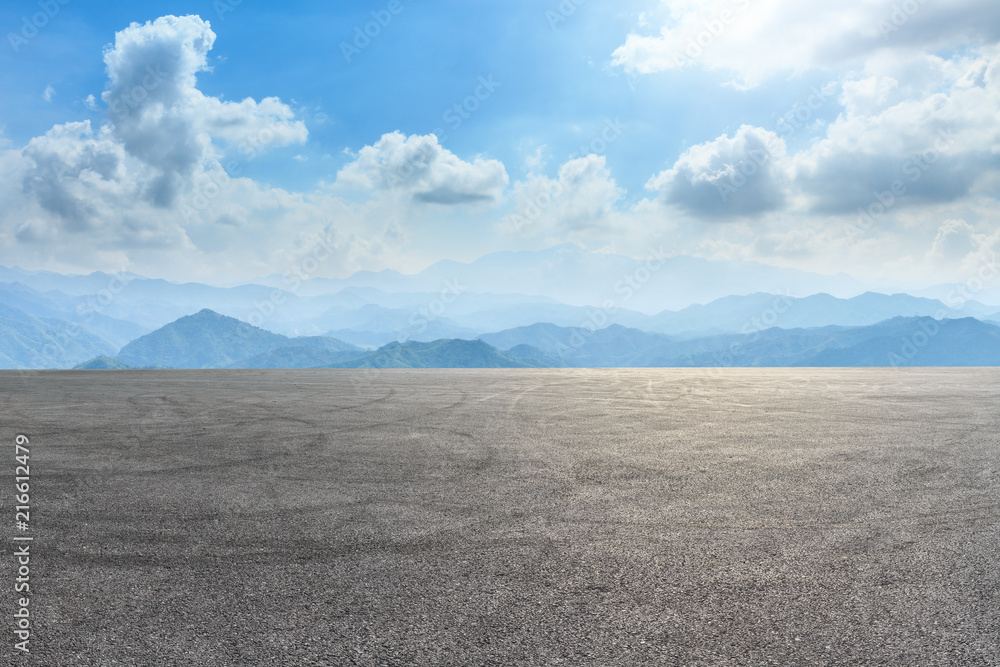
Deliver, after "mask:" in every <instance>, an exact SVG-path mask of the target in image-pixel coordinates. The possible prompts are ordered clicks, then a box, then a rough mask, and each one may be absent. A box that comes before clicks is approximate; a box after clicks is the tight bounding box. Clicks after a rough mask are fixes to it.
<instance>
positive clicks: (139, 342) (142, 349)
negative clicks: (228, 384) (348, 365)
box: [118, 309, 358, 368]
mask: <svg viewBox="0 0 1000 667" xmlns="http://www.w3.org/2000/svg"><path fill="white" fill-rule="evenodd" d="M283 347H298V348H305V349H311V350H314V351H317V352H347V351H351V350H358V348H356V347H354V346H353V345H350V344H348V343H344V342H343V341H338V340H336V339H333V338H328V337H324V336H311V337H306V338H288V337H287V336H282V335H280V334H276V333H272V332H270V331H266V330H264V329H260V328H258V327H255V326H251V325H249V324H247V323H246V322H241V321H240V320H237V319H235V318H232V317H226V316H225V315H219V314H218V313H216V312H214V311H211V310H208V309H204V310H201V311H199V312H197V313H195V314H194V315H188V316H186V317H182V318H180V319H179V320H176V321H174V322H171V323H170V324H167V325H165V326H162V327H160V328H159V329H157V330H156V331H153V332H152V333H148V334H146V335H145V336H142V337H140V338H137V339H135V340H134V341H132V342H131V343H129V344H128V345H126V346H125V347H123V348H122V349H121V351H120V352H119V353H118V359H119V360H120V361H122V362H124V363H126V364H128V365H130V366H139V367H142V366H161V367H166V368H225V367H227V366H232V365H234V364H237V363H239V362H242V361H244V360H249V359H251V358H256V357H258V356H259V355H264V354H266V353H269V352H271V351H272V350H276V349H278V348H283ZM328 360H329V358H328V357H324V361H328Z"/></svg>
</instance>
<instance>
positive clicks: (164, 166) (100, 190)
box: [0, 0, 1000, 283]
mask: <svg viewBox="0 0 1000 667" xmlns="http://www.w3.org/2000/svg"><path fill="white" fill-rule="evenodd" d="M635 4H636V6H635V11H633V12H631V13H629V15H628V20H629V21H631V25H630V26H626V28H625V29H624V30H622V31H621V32H620V33H619V34H610V35H609V34H606V32H607V31H604V32H602V31H601V29H600V23H601V22H600V21H597V20H596V18H597V17H595V20H594V21H588V20H586V19H587V17H586V16H585V15H584V14H585V12H586V11H587V8H588V6H589V5H581V6H579V7H577V9H576V10H575V11H576V12H577V13H578V14H579V15H577V14H576V13H574V14H572V15H565V13H564V14H563V15H561V16H562V18H563V21H556V22H553V21H552V20H551V17H548V18H546V15H545V14H544V13H540V14H537V16H536V15H535V14H531V16H535V17H536V18H537V20H538V22H539V25H538V26H537V29H538V31H539V34H540V35H543V36H545V37H546V38H547V39H551V40H553V42H555V43H558V40H560V39H565V38H566V37H567V36H569V35H573V36H574V37H577V36H578V37H579V40H578V41H580V44H577V45H575V46H574V47H573V48H575V49H583V48H584V47H588V48H593V49H594V50H593V52H588V53H589V55H587V56H586V58H587V60H588V61H589V62H586V63H584V64H579V65H578V64H573V65H564V64H560V62H554V63H553V64H552V65H551V67H552V71H551V74H552V75H553V76H558V75H561V74H562V75H565V76H569V74H570V72H575V71H578V70H579V71H580V72H582V73H581V74H579V76H581V77H586V79H585V80H586V82H587V84H588V85H595V86H596V85H598V84H599V83H600V81H602V80H606V81H607V84H606V86H605V88H606V89H607V90H610V89H615V90H626V89H627V90H631V91H633V92H632V93H630V94H634V95H635V99H628V97H627V96H625V95H624V94H617V95H616V96H615V97H612V98H609V97H608V96H607V95H606V94H601V95H600V96H599V98H598V97H594V99H595V100H597V99H599V100H600V104H599V106H600V111H599V112H595V113H594V114H593V115H592V116H590V117H587V116H586V115H583V116H581V111H580V109H584V108H586V106H585V103H586V101H587V100H586V96H587V95H590V96H591V97H593V96H595V95H598V93H597V92H593V91H591V92H580V93H579V95H580V96H581V99H578V100H574V102H576V104H575V105H574V106H573V108H572V109H566V110H564V111H563V112H561V113H563V114H564V116H560V114H559V113H555V112H549V111H546V112H545V115H544V117H541V116H539V118H540V120H537V121H535V122H532V123H529V122H526V121H525V122H522V120H521V118H522V116H525V115H530V114H531V113H540V112H534V111H533V108H534V106H541V104H540V103H539V99H540V98H538V95H540V94H541V93H538V92H532V91H530V90H527V89H525V88H523V87H522V88H519V87H518V86H519V83H518V79H517V77H516V71H518V70H517V69H516V68H513V67H511V68H508V71H506V72H505V73H504V74H503V76H502V77H501V76H498V77H497V80H496V81H494V79H493V78H489V77H487V74H488V72H484V75H483V76H481V77H478V78H475V79H472V80H471V81H470V82H469V84H468V85H467V86H466V90H467V93H468V94H467V95H464V96H463V95H461V94H459V95H458V96H454V95H452V96H446V97H444V99H445V102H444V103H443V104H440V105H439V106H438V108H440V109H441V110H442V113H440V114H439V115H440V118H439V119H438V122H433V120H434V119H433V118H432V119H431V121H432V122H430V123H425V122H424V121H421V122H413V123H411V122H408V121H406V120H405V112H406V109H407V106H408V104H409V105H410V106H413V107H414V108H416V107H417V106H419V104H420V103H422V102H423V98H417V97H412V98H411V99H410V100H409V101H408V100H407V98H406V94H407V93H405V92H402V91H399V92H397V90H396V89H392V90H389V91H386V92H384V94H386V95H388V94H390V93H391V94H392V98H391V99H396V98H397V97H398V105H399V106H398V108H394V109H389V110H386V109H385V108H384V106H380V107H378V109H377V110H378V111H379V113H389V112H390V111H391V112H392V113H394V114H396V115H397V116H399V117H401V118H403V120H401V121H399V124H398V125H395V126H385V127H382V128H381V129H375V131H374V132H372V131H371V130H367V131H364V132H362V131H352V130H351V127H350V124H349V123H348V122H347V121H346V120H345V117H346V112H344V113H337V112H336V111H335V110H334V109H330V110H329V111H330V112H329V113H328V112H326V111H324V112H322V113H320V111H319V110H318V109H317V108H315V106H310V105H309V104H304V103H301V102H298V101H297V94H296V96H295V97H293V96H288V97H287V98H286V99H281V96H279V95H277V94H271V93H270V92H268V91H267V90H263V93H262V94H261V95H260V96H259V97H257V98H256V99H255V98H254V97H251V96H245V95H242V94H240V91H238V90H235V91H234V92H235V93H237V94H236V95H234V100H229V99H227V97H228V96H226V95H224V94H222V93H220V92H218V88H217V87H216V86H209V88H210V89H212V90H214V91H215V92H213V93H209V92H207V89H206V86H205V85H203V81H205V80H206V79H205V77H212V75H213V73H214V71H215V70H216V69H217V68H224V67H229V66H230V65H231V64H232V63H231V62H230V61H229V56H227V57H225V58H223V57H222V56H221V55H219V56H215V55H213V50H214V49H215V48H216V45H217V42H221V41H223V40H225V39H226V28H227V27H228V26H230V25H234V24H233V23H225V22H224V21H222V20H217V21H216V22H215V25H214V26H213V24H212V23H211V22H210V21H208V20H205V19H204V18H202V17H199V16H196V15H188V16H163V17H159V18H156V19H154V20H149V21H146V22H142V23H139V22H134V23H131V24H130V25H127V26H122V27H121V28H120V29H118V31H117V32H116V33H115V34H114V35H113V37H114V41H113V43H111V44H109V45H108V46H107V47H106V48H105V50H104V53H103V66H104V71H105V83H104V87H103V90H94V91H92V92H91V93H90V94H88V95H86V96H85V97H83V96H81V98H80V99H79V100H76V106H75V107H67V108H76V109H80V110H81V111H80V113H79V115H77V116H76V117H73V116H72V115H69V113H68V112H67V114H66V115H65V117H64V118H63V120H62V121H61V122H57V123H55V124H53V125H52V126H51V127H49V129H47V130H46V131H44V133H41V134H38V135H37V136H30V137H29V138H27V139H26V140H24V141H20V142H15V141H14V140H12V139H4V135H5V134H6V132H3V133H2V134H0V196H2V197H3V201H4V202H5V207H4V209H3V212H2V213H0V263H2V264H7V265H12V264H20V265H22V266H25V267H28V268H50V269H53V270H63V271H73V270H75V271H79V272H87V271H92V270H119V269H127V270H130V271H135V272H138V273H145V274H147V275H154V276H162V277H168V278H172V279H200V280H207V281H213V280H214V281H216V282H228V281H233V280H241V279H247V278H250V277H253V276H258V275H267V274H273V273H282V272H285V271H287V270H288V269H289V268H290V267H291V266H294V265H295V264H296V262H297V261H299V259H300V258H301V257H303V256H306V255H308V254H309V253H310V252H311V251H312V249H313V248H315V247H316V244H317V243H318V242H320V241H322V243H323V244H324V247H327V248H332V249H333V250H334V252H333V253H332V254H331V256H330V258H329V260H328V261H325V262H324V264H323V265H322V266H319V267H317V269H316V275H330V276H333V275H346V274H348V273H350V272H353V271H355V270H360V269H370V270H379V269H383V268H393V269H397V270H404V271H406V270H415V269H418V268H420V267H422V266H424V265H426V264H427V263H430V262H432V261H436V260H440V259H465V260H467V259H472V258H473V257H475V256H479V255H483V254H487V253H489V252H492V251H495V250H503V249H511V250H517V249H533V248H542V247H547V246H549V245H554V244H557V243H564V242H572V243H577V244H580V245H582V246H584V247H586V248H588V249H591V250H601V251H614V252H620V253H622V254H630V255H633V256H642V255H643V254H644V253H645V252H646V249H647V248H649V247H651V246H654V245H656V246H659V245H662V244H664V243H667V244H668V247H670V248H672V249H673V252H675V253H677V254H691V255H699V256H703V257H708V258H724V259H743V260H755V261H762V262H766V263H773V264H778V265H784V266H794V267H797V268H805V269H810V270H820V271H825V272H837V271H846V272H848V273H854V274H856V275H862V276H868V277H877V278H879V279H882V280H885V281H898V282H905V281H918V282H919V281H923V282H928V283H929V282H945V281H962V280H964V278H965V277H966V276H967V275H970V274H972V273H974V272H975V271H976V269H977V267H978V266H980V265H982V263H983V262H984V261H987V260H989V258H991V257H993V256H994V255H995V252H996V250H997V249H998V248H1000V225H998V224H997V220H998V219H1000V217H998V213H1000V206H998V196H1000V118H998V114H997V109H1000V11H998V10H997V9H996V8H995V5H994V4H993V3H990V2H986V1H985V0H963V1H961V2H955V3H949V4H947V5H944V4H941V3H938V4H934V3H930V2H921V1H919V0H908V2H904V3H898V4H897V5H890V6H885V5H884V4H883V3H872V2H865V1H863V0H852V1H849V2H845V3H841V4H840V5H836V6H833V5H828V4H822V3H815V2H808V3H801V2H796V3H793V2H791V0H772V1H770V2H751V1H749V0H731V1H728V2H727V1H720V2H707V3H706V2H693V0H692V1H687V0H683V1H682V0H663V1H661V2H642V3H635ZM559 6H561V5H559ZM404 7H405V11H408V12H410V13H411V14H413V13H415V12H416V11H417V10H416V8H415V7H413V8H410V7H409V6H408V5H407V6H404ZM241 11H249V10H241ZM511 11H512V12H513V11H528V10H526V9H524V8H519V9H517V10H511ZM550 11H560V10H558V8H557V9H556V10H551V9H550ZM595 11H597V10H595ZM406 16H407V15H406V14H405V12H404V13H401V14H399V18H398V19H394V20H396V21H397V22H402V21H403V20H404V17H406ZM221 18H224V17H220V19H221ZM362 18H363V17H362ZM376 18H377V17H376ZM372 20H374V19H372ZM441 20H445V19H443V18H442V19H441ZM574 21H575V22H576V26H575V27H574V25H573V22H574ZM563 23H565V25H563ZM358 25H359V26H360V28H361V30H362V32H363V31H364V30H365V29H366V26H367V23H366V22H361V23H359V24H358ZM390 28H393V24H391V23H386V25H384V26H381V27H379V28H378V33H379V34H376V37H370V38H369V41H370V42H372V46H371V47H370V50H371V52H372V53H374V52H375V49H376V48H384V49H390V48H392V46H391V43H390V42H391V39H392V36H391V35H390ZM404 28H405V26H402V25H399V26H397V32H401V31H402V30H404ZM572 30H577V31H578V32H577V33H571V31H572ZM383 31H384V32H385V35H381V34H380V33H381V32H383ZM560 31H563V32H560ZM350 34H351V33H346V35H345V39H347V38H348V37H347V36H349V35H350ZM790 36H795V37H794V38H792V37H790ZM804 36H808V38H805V37H804ZM584 37H586V39H584ZM597 45H600V46H597ZM20 48H21V49H23V50H26V48H27V47H24V46H23V45H20ZM466 48H475V47H474V46H472V47H466ZM491 48H492V51H491V54H492V55H491V56H490V57H491V58H493V59H495V58H502V57H504V55H505V52H504V51H503V50H502V48H501V47H500V46H497V45H493V46H492V47H491ZM552 48H562V47H552ZM599 48H603V50H598V49H599ZM9 55H10V54H8V56H9ZM338 55H339V54H338ZM94 56H95V58H96V57H100V54H94ZM325 57H331V56H330V55H329V54H326V56H325ZM364 57H369V52H366V51H364V50H361V49H358V52H357V53H352V55H351V58H352V59H357V60H362V59H363V58H364ZM484 57H485V56H484ZM509 57H510V58H512V59H513V58H514V56H513V55H510V56H509ZM370 58H371V59H374V58H375V56H374V55H372V56H370ZM299 65H300V66H302V62H299ZM363 65H364V63H362V65H359V66H358V67H361V66H363ZM286 66H289V64H282V63H275V64H274V67H275V68H284V67H286ZM338 67H342V68H346V69H345V71H348V72H350V71H352V70H350V69H349V68H350V67H351V65H350V63H346V62H345V63H340V64H339V65H338ZM524 67H525V68H527V67H529V65H528V64H525V65H524ZM535 67H536V69H537V68H538V67H540V66H539V65H536V66H535ZM541 67H544V65H541ZM560 67H563V68H566V72H565V73H563V72H561V71H560V69H559V68H560ZM574 68H575V69H574ZM579 68H582V69H579ZM288 71H289V76H290V77H292V78H293V79H294V76H295V74H294V72H295V69H294V68H291V67H290V66H289V70H288ZM303 76H308V74H306V75H303ZM428 76H430V75H428ZM438 76H440V77H447V76H448V75H447V74H446V73H442V74H440V75H438ZM490 76H492V75H490ZM524 76H525V77H528V76H529V74H528V71H527V69H525V74H524ZM53 78H55V77H53ZM345 80H346V79H345ZM441 81H447V79H433V78H428V79H427V80H426V81H415V82H410V83H408V85H411V86H414V87H423V88H424V89H433V88H434V87H435V85H438V84H440V83H441ZM366 85H368V84H366ZM282 86H286V84H282ZM345 86H346V87H345V88H343V89H342V90H338V89H336V88H332V89H331V93H330V94H331V95H333V96H335V97H337V98H338V99H340V98H341V97H342V96H343V97H345V98H346V97H347V96H351V95H354V96H358V95H364V94H365V92H364V89H361V88H359V89H357V90H353V89H351V88H350V85H348V84H345ZM623 86H624V88H623ZM247 88H248V89H254V90H258V89H263V88H264V86H262V85H259V84H257V83H256V82H255V83H254V85H250V80H247ZM60 89H61V86H60V85H59V84H58V83H50V82H48V81H45V82H42V85H41V88H40V90H39V92H38V95H37V97H38V104H39V105H43V104H45V105H50V106H51V105H53V104H55V103H56V101H58V100H59V99H60ZM288 89H291V90H292V91H294V90H295V87H294V81H293V82H292V83H290V84H287V87H286V90H288ZM595 90H600V89H599V88H595ZM286 94H287V93H286ZM380 94H383V93H380ZM409 94H411V95H414V94H415V93H412V91H411V92H410V93H409ZM504 96H506V97H504ZM355 99H356V98H350V99H348V100H346V101H344V102H343V103H344V104H347V103H348V102H350V103H357V102H356V101H353V100H355ZM373 99H374V98H373ZM775 100H778V102H775ZM789 101H790V102H789ZM373 103H374V102H373ZM491 105H492V107H491ZM501 105H505V106H501ZM595 105H597V102H595ZM432 108H433V107H432ZM490 109H493V110H495V111H490ZM702 111H705V112H704V113H702ZM413 113H414V116H416V115H417V112H416V111H414V112H413ZM713 119H716V120H714V121H713ZM2 120H3V119H0V121H2ZM421 125H423V127H424V129H423V130H420V129H417V128H418V127H419V126H421ZM331 127H336V128H340V131H341V132H342V133H343V135H346V136H348V137H351V138H352V139H351V140H350V141H349V142H347V143H346V145H345V144H344V143H343V142H341V143H337V142H334V141H331V140H330V139H329V136H328V135H329V133H330V132H331V130H330V128H331ZM651 137H658V138H661V139H663V138H669V142H668V143H665V142H664V141H660V142H658V143H657V142H653V141H650V138H651ZM470 146H471V148H472V150H471V151H470V150H469V148H470ZM575 146H579V147H580V148H573V147H575ZM629 156H638V159H634V158H633V159H630V158H629ZM656 164H659V165H660V166H659V167H658V168H657V167H655V165H656ZM307 167H308V169H310V170H311V171H308V172H302V170H303V169H306V168H307ZM643 169H645V171H643ZM296 170H299V171H296ZM300 172H301V173H308V175H307V176H303V177H301V178H300V179H298V181H295V179H293V178H291V177H289V176H286V174H290V173H300ZM276 181H277V182H280V183H281V184H280V185H276V184H275V182H276Z"/></svg>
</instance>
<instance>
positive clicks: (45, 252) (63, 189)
mask: <svg viewBox="0 0 1000 667" xmlns="http://www.w3.org/2000/svg"><path fill="white" fill-rule="evenodd" d="M214 40H215V35H214V33H213V32H212V31H211V29H210V27H209V25H208V23H207V22H205V21H202V20H201V19H200V18H198V17H196V16H185V17H173V16H167V17H163V18H160V19H157V20H156V21H152V22H149V23H146V24H143V25H139V24H132V25H131V26H130V27H128V28H127V29H125V30H123V31H121V32H119V33H118V34H117V36H116V40H115V44H114V45H113V46H111V47H108V49H106V51H105V54H104V60H105V63H106V65H107V72H108V88H107V90H106V91H105V93H104V94H103V95H102V99H103V101H104V103H105V104H106V105H107V107H108V108H107V112H108V116H107V121H106V122H105V123H104V124H103V125H101V126H100V127H94V126H92V124H91V123H90V122H89V121H82V122H68V123H63V124H60V125H56V126H54V127H52V128H51V129H50V130H49V131H48V132H46V133H45V134H44V135H42V136H39V137H35V138H34V139H32V140H30V141H29V142H28V143H27V144H26V145H25V146H24V147H23V148H21V149H13V148H8V147H7V146H2V145H0V199H2V200H3V201H4V209H3V211H0V262H2V263H5V264H12V263H14V261H15V260H16V262H17V263H19V264H22V265H24V266H29V267H31V266H45V267H48V268H52V269H55V270H67V271H81V270H82V271H92V270H94V269H95V268H102V269H107V270H118V269H123V268H131V269H133V270H139V271H142V272H149V273H152V274H153V275H160V276H164V277H175V278H185V279H192V280H194V279H198V278H199V277H200V278H202V279H212V278H214V277H217V276H219V275H227V274H228V275H230V276H240V275H244V276H245V275H265V274H269V273H273V272H275V271H279V272H280V271H282V270H283V267H286V266H289V264H290V263H291V262H294V261H295V258H296V257H297V256H298V255H299V254H302V253H304V252H308V249H309V247H310V245H309V244H310V243H311V241H309V239H311V238H313V237H315V236H316V235H317V234H319V233H322V234H323V236H324V238H328V239H335V242H336V244H337V245H338V251H337V253H336V254H335V255H334V256H333V257H332V258H331V260H330V261H329V262H328V263H327V264H325V266H324V267H323V270H324V271H325V272H326V273H330V272H333V273H338V274H339V273H341V272H343V271H345V270H351V269H360V268H373V266H372V265H371V264H369V263H368V262H370V261H372V258H373V257H378V256H381V255H385V254H386V253H389V252H391V249H390V248H389V246H390V245H391V244H392V243H394V242H395V241H394V240H395V239H397V238H400V236H401V235H400V234H399V233H398V232H396V231H392V230H394V229H395V228H394V226H393V224H391V223H384V224H371V222H370V220H369V219H367V218H366V217H365V215H364V211H359V210H358V209H355V208H352V207H350V206H347V205H345V204H344V203H343V202H341V201H339V200H337V199H336V198H334V197H332V196H330V195H329V194H328V193H325V192H322V191H319V192H313V193H291V192H287V191H285V190H282V189H280V188H269V187H266V186H263V185H261V184H258V183H256V182H254V181H253V180H251V179H249V178H241V177H238V176H237V175H236V174H232V175H230V174H227V173H226V171H225V170H224V169H223V168H222V166H221V163H220V159H221V157H222V156H223V155H224V154H225V153H226V152H227V151H231V152H233V153H234V156H233V161H232V162H230V163H227V164H235V166H236V168H235V171H239V170H240V169H242V168H243V166H244V163H245V161H246V160H249V159H251V158H253V157H254V156H255V155H257V154H258V153H259V152H261V151H263V150H266V149H267V148H269V147H272V146H280V145H285V144H291V143H300V142H303V141H305V139H306V136H307V133H306V129H305V126H304V124H303V123H302V122H301V121H299V120H296V119H295V117H294V113H293V112H292V110H291V108H290V107H289V106H288V105H286V104H284V103H282V102H281V101H280V100H278V99H277V98H273V97H270V98H265V99H263V100H262V101H260V102H259V103H258V102H255V101H254V100H251V99H245V100H243V101H241V102H225V101H222V100H219V99H217V98H213V97H207V96H205V95H204V94H203V93H202V92H201V91H200V90H198V89H197V88H196V73H197V72H199V71H201V70H204V69H205V63H206V53H207V52H208V50H209V49H210V48H211V46H212V44H213V42H214ZM85 104H87V105H88V107H90V108H96V107H97V101H96V100H95V99H94V98H93V96H90V97H88V98H87V99H86V100H85ZM5 143H6V142H5ZM361 230H363V232H364V234H363V235H359V233H358V232H359V231H361Z"/></svg>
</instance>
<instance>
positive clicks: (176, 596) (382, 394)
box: [0, 369, 1000, 667]
mask: <svg viewBox="0 0 1000 667" xmlns="http://www.w3.org/2000/svg"><path fill="white" fill-rule="evenodd" d="M0 397H2V401H3V404H2V408H3V409H2V412H0V426H2V428H0V434H2V438H3V440H4V441H5V442H6V443H7V445H6V446H5V448H4V449H3V450H2V451H5V452H7V454H5V455H4V456H5V457H6V459H7V460H6V462H5V463H4V466H5V467H4V470H5V474H4V478H5V480H6V481H2V482H0V484H2V485H3V487H6V488H0V497H2V498H3V499H4V502H3V507H4V508H6V509H5V511H7V512H8V513H9V514H10V515H11V516H10V517H9V520H10V522H11V524H12V522H13V519H14V517H13V514H14V508H13V503H12V500H11V499H12V497H13V494H14V490H13V488H12V487H13V484H14V480H13V476H14V465H15V463H14V438H15V435H16V434H18V433H22V434H25V435H27V436H28V437H29V438H30V441H31V444H30V450H31V526H32V528H31V534H33V535H34V537H35V541H34V542H33V543H32V547H31V548H32V560H31V582H32V598H31V605H30V606H31V613H32V623H33V626H32V631H33V636H32V639H31V650H32V655H31V657H18V656H16V655H15V652H14V650H13V648H12V645H13V641H14V640H13V639H12V635H11V630H10V628H12V627H13V623H12V621H11V614H12V613H13V612H12V610H13V609H14V608H15V602H14V600H15V596H14V593H13V580H14V577H15V576H16V575H15V568H16V562H15V559H14V557H13V556H12V555H11V550H12V549H13V547H10V546H9V545H12V544H13V542H12V541H11V540H10V539H8V541H7V543H8V548H7V549H6V550H5V551H6V553H7V554H8V555H7V556H5V557H3V558H2V559H0V574H2V575H3V576H4V577H5V578H6V582H7V583H3V582H0V590H2V594H0V602H2V605H3V606H2V608H3V610H4V614H5V616H6V617H7V618H8V621H7V627H8V630H7V631H6V633H7V634H6V636H7V640H8V641H7V645H6V646H5V647H3V648H2V649H0V651H2V656H3V660H7V661H9V662H10V664H38V665H58V666H60V667H62V666H68V665H198V666H208V665H258V664H259V665H630V666H631V665H862V664H886V665H907V666H915V665H998V664H1000V657H998V656H1000V595H998V592H1000V565H998V559H1000V513H998V509H1000V369H865V370H855V369H824V370H814V369H794V370H788V369H727V370H718V369H716V370H714V371H711V370H705V369H694V370H691V369H685V370H676V369H627V370H585V369H573V370H564V369H559V370H552V369H544V370H542V369H539V370H534V369H532V370H395V371H74V372H60V371H53V372H37V373H18V372H3V373H0ZM9 525H10V524H9ZM8 535H10V537H11V538H12V537H13V535H14V530H13V527H11V528H10V529H8Z"/></svg>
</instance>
